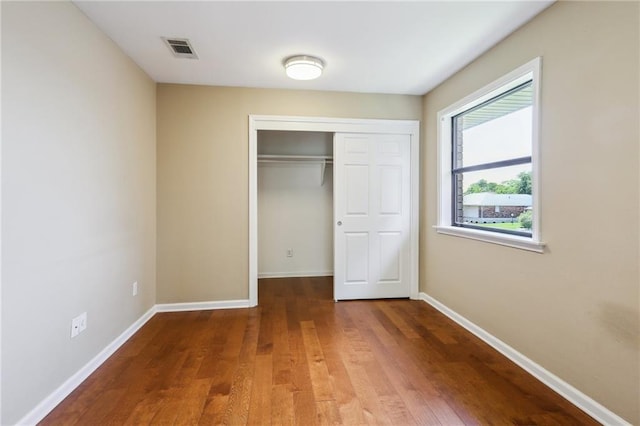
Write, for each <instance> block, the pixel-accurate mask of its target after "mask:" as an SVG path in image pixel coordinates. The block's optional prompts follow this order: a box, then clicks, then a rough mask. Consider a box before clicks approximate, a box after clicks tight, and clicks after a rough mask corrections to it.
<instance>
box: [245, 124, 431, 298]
mask: <svg viewBox="0 0 640 426" xmlns="http://www.w3.org/2000/svg"><path fill="white" fill-rule="evenodd" d="M419 129H420V123H419V122H418V121H415V120H369V119H351V118H322V117H294V116H273V115H250V116H249V306H257V304H258V130H282V131H302V132H331V133H336V132H340V133H379V134H404V135H410V136H411V277H410V283H411V284H410V288H411V291H410V297H411V298H412V299H418V298H419V292H418V269H419V267H418V238H419V229H418V223H419V222H418V215H419V210H420V198H419V196H420V192H419V184H420V170H419V167H420V157H419V154H420V133H419Z"/></svg>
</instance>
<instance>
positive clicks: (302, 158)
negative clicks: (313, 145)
mask: <svg viewBox="0 0 640 426" xmlns="http://www.w3.org/2000/svg"><path fill="white" fill-rule="evenodd" d="M321 161H324V162H326V163H332V162H333V157H331V156H329V155H266V154H264V155H258V162H260V163H280V162H301V163H302V162H311V163H313V162H321Z"/></svg>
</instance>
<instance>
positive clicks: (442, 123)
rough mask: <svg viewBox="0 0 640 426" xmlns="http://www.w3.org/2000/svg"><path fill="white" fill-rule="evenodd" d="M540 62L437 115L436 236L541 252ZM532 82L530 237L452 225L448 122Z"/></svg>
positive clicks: (542, 245)
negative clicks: (531, 216)
mask: <svg viewBox="0 0 640 426" xmlns="http://www.w3.org/2000/svg"><path fill="white" fill-rule="evenodd" d="M541 65H542V58H540V57H538V58H535V59H533V60H532V61H530V62H528V63H526V64H524V65H522V66H521V67H519V68H517V69H515V70H513V71H511V72H510V73H508V74H507V75H505V76H503V77H501V78H499V79H497V80H495V81H494V82H492V83H490V84H488V85H487V86H485V87H483V88H482V89H480V90H477V91H476V92H474V93H472V94H470V95H469V96H466V97H464V98H463V99H461V100H459V101H458V102H456V103H454V104H453V105H450V106H449V107H447V108H445V109H443V110H441V111H440V112H438V223H437V225H436V226H435V229H436V231H437V232H438V233H440V234H446V235H453V236H456V237H464V238H470V239H473V240H479V241H485V242H488V243H493V244H501V245H504V246H508V247H514V248H518V249H523V250H530V251H534V252H538V253H543V252H544V246H545V244H544V243H543V242H542V241H541V232H540V222H541V221H540V143H539V124H540V102H539V101H540V72H541ZM528 80H532V90H533V105H532V135H531V144H532V146H531V180H532V202H533V206H532V210H533V226H532V232H531V237H524V236H519V235H510V234H504V233H499V232H492V231H485V230H480V229H471V228H465V227H461V226H454V225H453V224H452V219H451V217H452V215H451V206H452V202H451V201H452V200H451V194H452V192H451V189H452V188H451V161H452V151H451V150H452V126H451V122H452V118H453V117H454V116H455V115H457V114H460V113H462V112H464V111H466V110H468V109H470V108H473V107H475V106H477V105H479V104H481V103H483V102H486V101H488V100H489V99H492V98H494V97H496V96H499V95H500V94H502V93H504V92H506V91H508V90H511V89H513V88H514V87H517V86H519V85H521V84H522V83H524V82H526V81H528Z"/></svg>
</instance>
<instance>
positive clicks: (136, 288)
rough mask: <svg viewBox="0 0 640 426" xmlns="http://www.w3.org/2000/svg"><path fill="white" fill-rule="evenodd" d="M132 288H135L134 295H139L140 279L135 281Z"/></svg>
mask: <svg viewBox="0 0 640 426" xmlns="http://www.w3.org/2000/svg"><path fill="white" fill-rule="evenodd" d="M131 288H132V290H133V295H134V296H137V295H138V281H136V282H134V283H133V284H132V285H131Z"/></svg>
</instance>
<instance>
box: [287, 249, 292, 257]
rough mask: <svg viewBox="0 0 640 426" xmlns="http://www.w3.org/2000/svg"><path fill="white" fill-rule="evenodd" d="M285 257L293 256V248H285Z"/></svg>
mask: <svg viewBox="0 0 640 426" xmlns="http://www.w3.org/2000/svg"><path fill="white" fill-rule="evenodd" d="M287 257H293V249H287Z"/></svg>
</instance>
